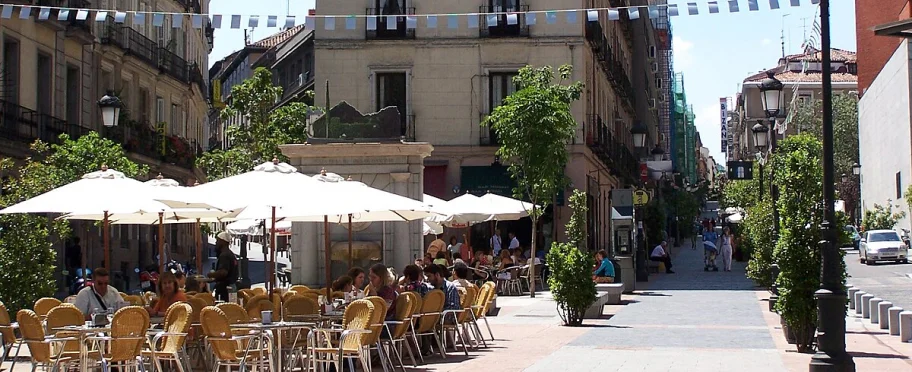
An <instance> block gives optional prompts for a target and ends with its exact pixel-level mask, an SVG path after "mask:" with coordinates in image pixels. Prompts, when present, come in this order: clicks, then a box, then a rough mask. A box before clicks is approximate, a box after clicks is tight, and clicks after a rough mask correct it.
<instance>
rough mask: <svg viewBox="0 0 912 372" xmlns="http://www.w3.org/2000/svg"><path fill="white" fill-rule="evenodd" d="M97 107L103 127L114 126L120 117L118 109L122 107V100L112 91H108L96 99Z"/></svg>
mask: <svg viewBox="0 0 912 372" xmlns="http://www.w3.org/2000/svg"><path fill="white" fill-rule="evenodd" d="M98 107H99V108H100V109H101V119H102V122H103V123H104V126H105V127H108V128H110V127H116V126H117V122H118V121H119V119H120V109H121V108H123V102H121V101H120V98H117V96H115V95H114V92H113V91H110V90H109V91H108V94H105V96H104V97H101V99H100V100H98Z"/></svg>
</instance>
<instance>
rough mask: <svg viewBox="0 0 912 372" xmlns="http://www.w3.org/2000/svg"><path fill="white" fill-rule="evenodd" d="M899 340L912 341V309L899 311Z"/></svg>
mask: <svg viewBox="0 0 912 372" xmlns="http://www.w3.org/2000/svg"><path fill="white" fill-rule="evenodd" d="M899 340H900V341H902V342H909V341H912V311H903V312H901V313H899Z"/></svg>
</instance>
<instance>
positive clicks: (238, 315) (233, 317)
mask: <svg viewBox="0 0 912 372" xmlns="http://www.w3.org/2000/svg"><path fill="white" fill-rule="evenodd" d="M216 307H218V308H219V310H222V312H224V313H225V316H227V317H228V322H229V323H230V324H238V323H250V315H247V310H244V308H243V307H241V305H238V304H232V303H223V304H218V306H216Z"/></svg>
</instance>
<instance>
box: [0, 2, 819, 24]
mask: <svg viewBox="0 0 912 372" xmlns="http://www.w3.org/2000/svg"><path fill="white" fill-rule="evenodd" d="M0 1H2V0H0ZM740 1H744V0H740ZM746 1H747V6H748V10H749V11H752V12H753V11H758V10H760V6H759V4H758V1H759V0H746ZM783 1H784V0H783ZM788 1H789V4H790V5H791V6H792V7H799V6H801V5H804V4H807V3H810V4H818V3H819V2H820V0H788ZM726 2H727V3H728V7H727V9H728V12H729V13H738V12H740V6H739V0H714V1H705V2H704V3H697V2H687V3H684V4H683V5H679V4H661V5H658V4H657V5H640V6H620V7H604V8H581V9H552V10H528V11H513V10H512V9H509V8H506V9H503V8H500V7H495V9H494V10H495V11H494V12H487V13H485V12H477V13H447V14H401V15H398V14H397V15H363V14H349V15H326V14H317V15H307V16H303V17H302V16H296V15H292V14H288V15H285V16H284V18H285V22H279V19H280V16H278V15H266V16H261V15H245V14H199V13H181V12H159V11H136V10H118V9H89V8H70V7H59V6H42V5H21V4H5V3H0V19H10V18H12V17H13V13H14V11H15V10H18V14H17V16H18V18H19V19H29V18H31V16H32V15H33V14H34V15H36V18H37V19H38V20H42V21H46V20H48V19H50V18H51V17H52V14H51V12H52V11H56V12H57V17H56V19H57V20H58V21H63V20H67V19H69V18H70V15H71V13H72V12H75V13H76V20H78V21H86V20H88V19H89V16H90V13H94V17H92V19H93V20H94V21H95V22H105V21H107V20H108V19H113V22H114V23H125V22H126V21H127V20H128V19H130V18H131V17H132V20H133V22H138V23H142V22H145V20H146V17H147V16H151V17H152V24H153V25H154V26H155V27H164V26H165V25H166V24H167V23H166V22H165V17H168V18H170V20H171V21H170V25H171V27H172V28H182V27H183V24H184V18H189V24H190V26H191V27H193V28H196V29H200V28H203V27H204V26H208V25H211V26H212V27H213V28H222V26H223V22H222V20H223V18H224V17H229V24H228V27H230V28H232V29H239V28H241V25H242V19H243V18H246V19H247V23H246V27H247V28H257V27H261V26H262V25H261V23H260V18H265V19H266V22H265V27H267V28H274V27H279V25H282V27H285V28H290V27H294V26H296V25H298V20H299V19H302V18H303V20H304V25H305V28H308V29H315V28H316V24H315V21H316V19H322V20H323V29H325V30H330V31H331V30H336V27H337V26H336V20H337V19H338V20H339V21H340V22H341V24H342V26H340V27H344V28H345V29H346V30H353V29H355V28H356V27H357V22H358V20H359V19H364V20H365V26H366V27H367V29H368V30H376V29H377V27H378V24H379V23H382V24H384V26H383V27H386V29H387V30H396V28H397V27H402V26H400V23H399V22H397V21H399V20H401V19H402V18H405V25H404V27H405V28H407V29H416V28H418V20H419V19H422V20H424V26H425V27H426V28H429V29H435V28H437V27H438V18H440V17H444V18H446V23H445V24H446V26H447V28H449V29H457V28H459V27H460V24H464V25H466V26H467V27H468V28H478V27H479V19H480V17H485V19H486V20H487V21H488V22H487V24H488V25H497V24H498V23H499V22H502V21H501V19H502V17H501V16H505V17H504V18H506V22H507V24H509V25H516V24H518V23H519V20H518V18H519V15H523V16H524V17H525V21H524V24H525V25H527V26H533V25H536V24H538V16H540V15H543V16H544V17H543V20H544V22H545V23H546V24H549V25H550V24H555V23H557V22H558V19H563V20H564V22H566V23H567V24H574V23H577V19H578V17H579V15H581V14H582V15H585V16H586V20H587V21H590V22H594V21H597V20H598V19H599V16H600V14H603V13H604V14H606V16H607V19H608V20H610V21H619V20H621V19H622V17H621V16H622V15H623V14H626V16H627V17H626V19H630V20H635V19H639V18H640V17H641V13H640V11H641V10H642V11H644V13H645V15H642V16H643V17H646V16H648V17H649V19H655V18H658V17H659V16H660V15H661V13H660V10H661V9H663V8H664V9H665V10H666V13H667V15H668V16H669V17H677V16H681V15H683V14H686V15H690V16H696V15H700V14H701V12H704V13H703V14H719V13H721V10H722V9H725V8H726V7H724V6H720V3H722V4H725V3H726ZM779 2H780V0H769V9H770V10H776V9H780V5H779ZM683 7H686V12H682V11H680V10H679V8H683ZM33 9H34V10H36V11H37V12H33ZM378 18H380V20H379V21H378ZM463 19H464V21H463ZM204 20H206V22H204Z"/></svg>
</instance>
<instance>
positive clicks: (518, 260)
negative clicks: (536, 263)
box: [513, 246, 526, 265]
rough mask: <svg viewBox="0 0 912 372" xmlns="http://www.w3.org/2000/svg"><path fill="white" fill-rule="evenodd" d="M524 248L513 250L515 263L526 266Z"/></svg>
mask: <svg viewBox="0 0 912 372" xmlns="http://www.w3.org/2000/svg"><path fill="white" fill-rule="evenodd" d="M522 253H523V247H522V246H520V247H519V248H515V249H513V263H514V264H517V265H525V264H526V259H525V258H524V257H523V255H522Z"/></svg>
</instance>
